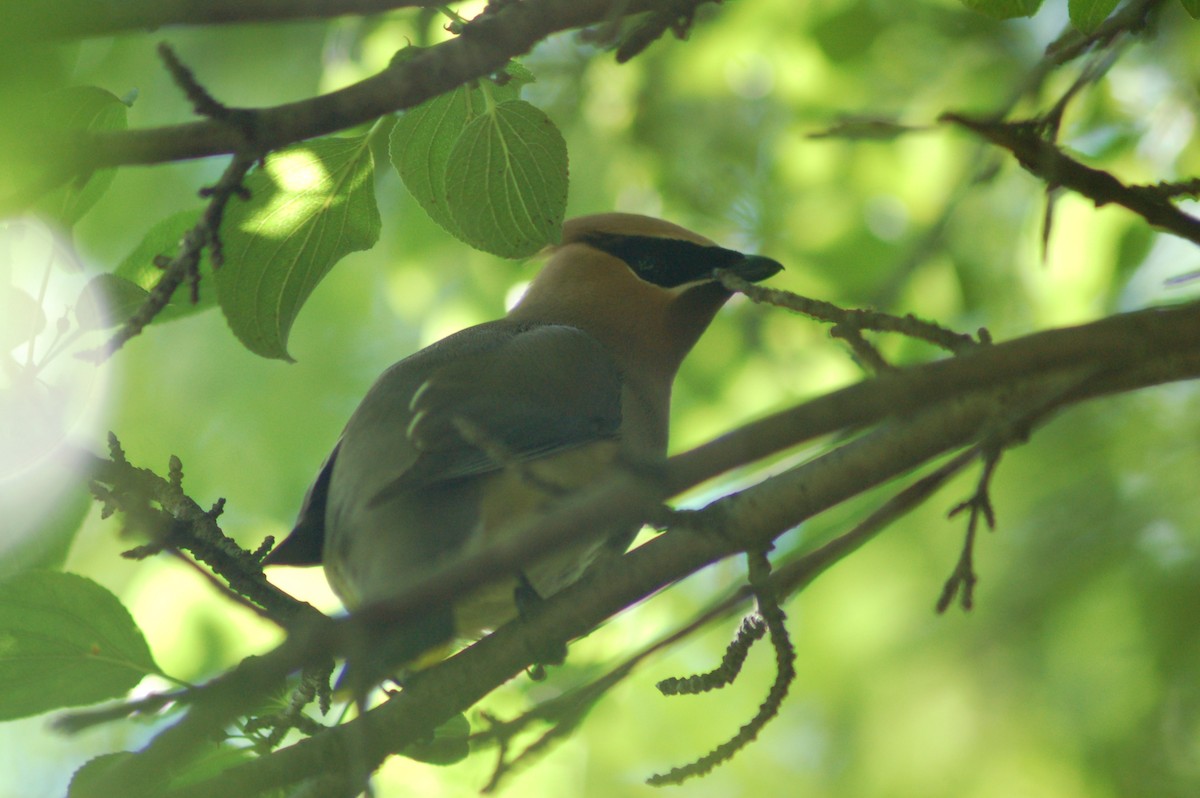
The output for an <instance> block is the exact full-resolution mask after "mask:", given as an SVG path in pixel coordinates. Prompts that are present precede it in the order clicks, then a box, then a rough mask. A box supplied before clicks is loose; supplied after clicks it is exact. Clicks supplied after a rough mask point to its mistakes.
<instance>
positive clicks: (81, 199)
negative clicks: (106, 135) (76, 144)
mask: <svg viewBox="0 0 1200 798" xmlns="http://www.w3.org/2000/svg"><path fill="white" fill-rule="evenodd" d="M127 111H128V108H127V107H126V105H125V103H123V102H122V101H121V100H120V99H119V98H118V97H117V96H116V95H114V94H112V93H110V92H107V91H105V90H104V89H100V88H97V87H95V86H72V87H70V88H66V89H59V90H58V91H56V92H53V93H52V94H50V95H49V96H48V97H47V98H46V115H47V119H46V125H47V128H48V129H51V130H72V131H87V132H89V133H95V132H99V131H108V130H125V129H126V128H127V127H128V120H127ZM116 173H117V172H116V170H115V169H100V170H98V171H96V172H93V173H92V174H90V175H87V176H85V177H83V178H82V179H80V180H74V181H72V182H70V183H68V184H66V185H64V186H60V187H59V188H57V189H55V190H54V191H52V192H50V193H49V194H47V195H46V196H45V197H43V198H42V199H41V200H40V201H39V202H38V203H37V205H36V206H35V211H36V212H38V213H40V214H42V215H45V216H47V217H49V218H50V219H53V220H55V221H57V222H58V223H60V224H62V225H63V226H64V227H71V226H73V225H74V224H75V223H76V222H78V221H79V219H80V218H82V216H83V215H84V214H85V213H87V212H88V210H90V209H91V207H92V206H93V205H95V204H96V202H97V201H98V200H99V199H100V197H102V196H103V195H104V192H105V191H107V190H108V187H109V185H111V184H112V181H113V177H115V176H116Z"/></svg>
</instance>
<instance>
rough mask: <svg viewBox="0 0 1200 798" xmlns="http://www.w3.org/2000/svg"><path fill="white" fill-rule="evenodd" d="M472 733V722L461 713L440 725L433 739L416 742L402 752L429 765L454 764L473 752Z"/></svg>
mask: <svg viewBox="0 0 1200 798" xmlns="http://www.w3.org/2000/svg"><path fill="white" fill-rule="evenodd" d="M470 735H471V723H470V722H469V721H468V720H467V716H466V715H463V714H461V713H460V714H458V715H455V716H454V717H452V718H450V720H448V721H446V722H445V723H443V724H442V725H441V726H438V727H437V729H436V730H435V731H434V732H433V739H432V740H428V741H426V742H421V743H414V744H412V745H410V746H408V747H407V748H405V749H404V750H403V751H401V754H402V755H403V756H406V757H408V758H409V759H415V760H417V761H418V762H424V763H426V764H429V765H453V764H454V763H456V762H461V761H462V760H464V759H466V758H467V755H468V754H470V753H471V745H470V743H469V742H468V741H467V738H468V737H470Z"/></svg>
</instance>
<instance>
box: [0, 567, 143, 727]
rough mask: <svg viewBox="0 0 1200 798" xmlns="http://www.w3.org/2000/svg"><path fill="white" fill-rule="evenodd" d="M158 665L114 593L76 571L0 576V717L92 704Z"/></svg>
mask: <svg viewBox="0 0 1200 798" xmlns="http://www.w3.org/2000/svg"><path fill="white" fill-rule="evenodd" d="M157 672H158V666H157V665H155V664H154V659H153V658H152V657H151V656H150V649H149V648H148V647H147V646H146V639H145V638H144V637H143V636H142V632H141V630H139V629H138V628H137V626H136V625H135V624H134V622H133V619H132V618H131V617H130V616H129V612H128V611H127V610H126V609H125V608H124V607H123V606H122V605H121V602H120V601H119V600H118V599H117V597H116V596H114V595H113V594H112V593H110V592H108V591H107V590H105V589H104V588H102V587H101V586H100V585H98V584H96V583H95V582H93V581H91V580H90V579H86V578H84V577H82V576H76V575H75V574H67V573H56V572H53V571H27V572H25V573H22V574H18V575H16V576H13V577H11V578H9V579H7V580H5V581H4V582H0V681H3V682H4V683H5V684H11V685H16V684H19V685H21V689H20V690H6V691H4V693H3V696H2V697H0V719H4V720H11V719H13V718H21V717H25V716H27V715H37V714H40V713H42V712H46V711H48V710H51V709H59V708H61V707H73V706H78V705H80V704H94V703H96V702H98V701H103V700H104V699H106V698H116V697H118V696H120V695H123V694H124V693H126V692H127V691H129V690H130V689H132V688H133V687H134V686H135V685H137V683H138V682H140V681H141V680H142V677H144V676H145V675H146V674H148V673H157Z"/></svg>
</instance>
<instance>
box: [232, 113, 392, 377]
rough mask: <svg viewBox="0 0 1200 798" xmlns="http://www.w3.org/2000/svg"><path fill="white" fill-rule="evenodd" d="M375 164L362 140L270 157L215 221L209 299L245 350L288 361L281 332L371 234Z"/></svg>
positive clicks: (375, 225)
mask: <svg viewBox="0 0 1200 798" xmlns="http://www.w3.org/2000/svg"><path fill="white" fill-rule="evenodd" d="M373 173H374V161H373V159H372V157H371V149H370V147H369V146H368V142H367V138H366V137H365V136H358V137H353V138H325V139H317V140H315V141H310V142H306V143H304V144H300V145H296V146H294V147H289V148H287V149H285V150H280V151H279V152H276V153H274V154H273V155H271V156H270V157H269V158H268V159H267V162H266V164H265V165H264V167H263V168H262V169H258V170H256V171H255V172H254V173H253V174H251V175H250V176H249V177H248V178H247V179H246V188H248V189H249V190H250V193H251V196H250V199H249V200H248V201H243V200H240V199H237V198H234V199H233V200H231V202H230V204H229V208H228V209H227V210H226V212H225V221H224V223H223V224H222V227H221V239H222V241H223V242H224V251H225V263H224V264H223V265H222V266H221V268H219V269H217V270H216V276H217V301H218V302H219V303H220V305H221V310H222V311H224V313H225V318H226V320H227V321H228V322H229V326H230V327H231V328H232V329H233V332H234V334H235V335H237V337H238V339H239V340H241V342H242V343H243V344H245V346H246V348H247V349H249V350H250V351H251V352H254V353H256V354H259V355H262V356H263V357H274V358H281V359H284V360H290V359H291V357H290V356H289V355H288V352H287V340H288V334H289V332H291V329H292V323H293V322H294V321H295V320H296V316H297V314H299V312H300V308H301V307H302V306H303V305H304V302H305V300H307V299H308V297H309V296H310V295H311V294H312V292H313V289H314V288H316V287H317V284H318V283H319V282H321V280H322V278H324V277H325V275H326V274H328V273H329V270H330V269H332V268H333V265H334V264H335V263H337V262H338V261H339V260H341V258H342V257H344V256H345V255H347V254H349V253H351V252H355V251H358V250H364V249H369V248H370V247H372V246H373V245H374V244H375V242H376V241H377V240H378V239H379V229H380V219H379V209H378V208H377V207H376V205H375V185H374V181H373V180H372V177H373Z"/></svg>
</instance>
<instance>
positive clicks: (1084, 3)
mask: <svg viewBox="0 0 1200 798" xmlns="http://www.w3.org/2000/svg"><path fill="white" fill-rule="evenodd" d="M1118 2H1120V0H1069V2H1068V3H1067V11H1068V13H1069V14H1070V15H1071V24H1072V25H1074V26H1075V27H1076V28H1079V30H1081V31H1083V32H1084V33H1091V32H1092V31H1094V30H1095V29H1096V28H1098V27H1100V23H1101V22H1103V21H1104V20H1106V19H1108V15H1109V14H1111V13H1112V12H1113V9H1114V8H1116V7H1117V3H1118Z"/></svg>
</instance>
